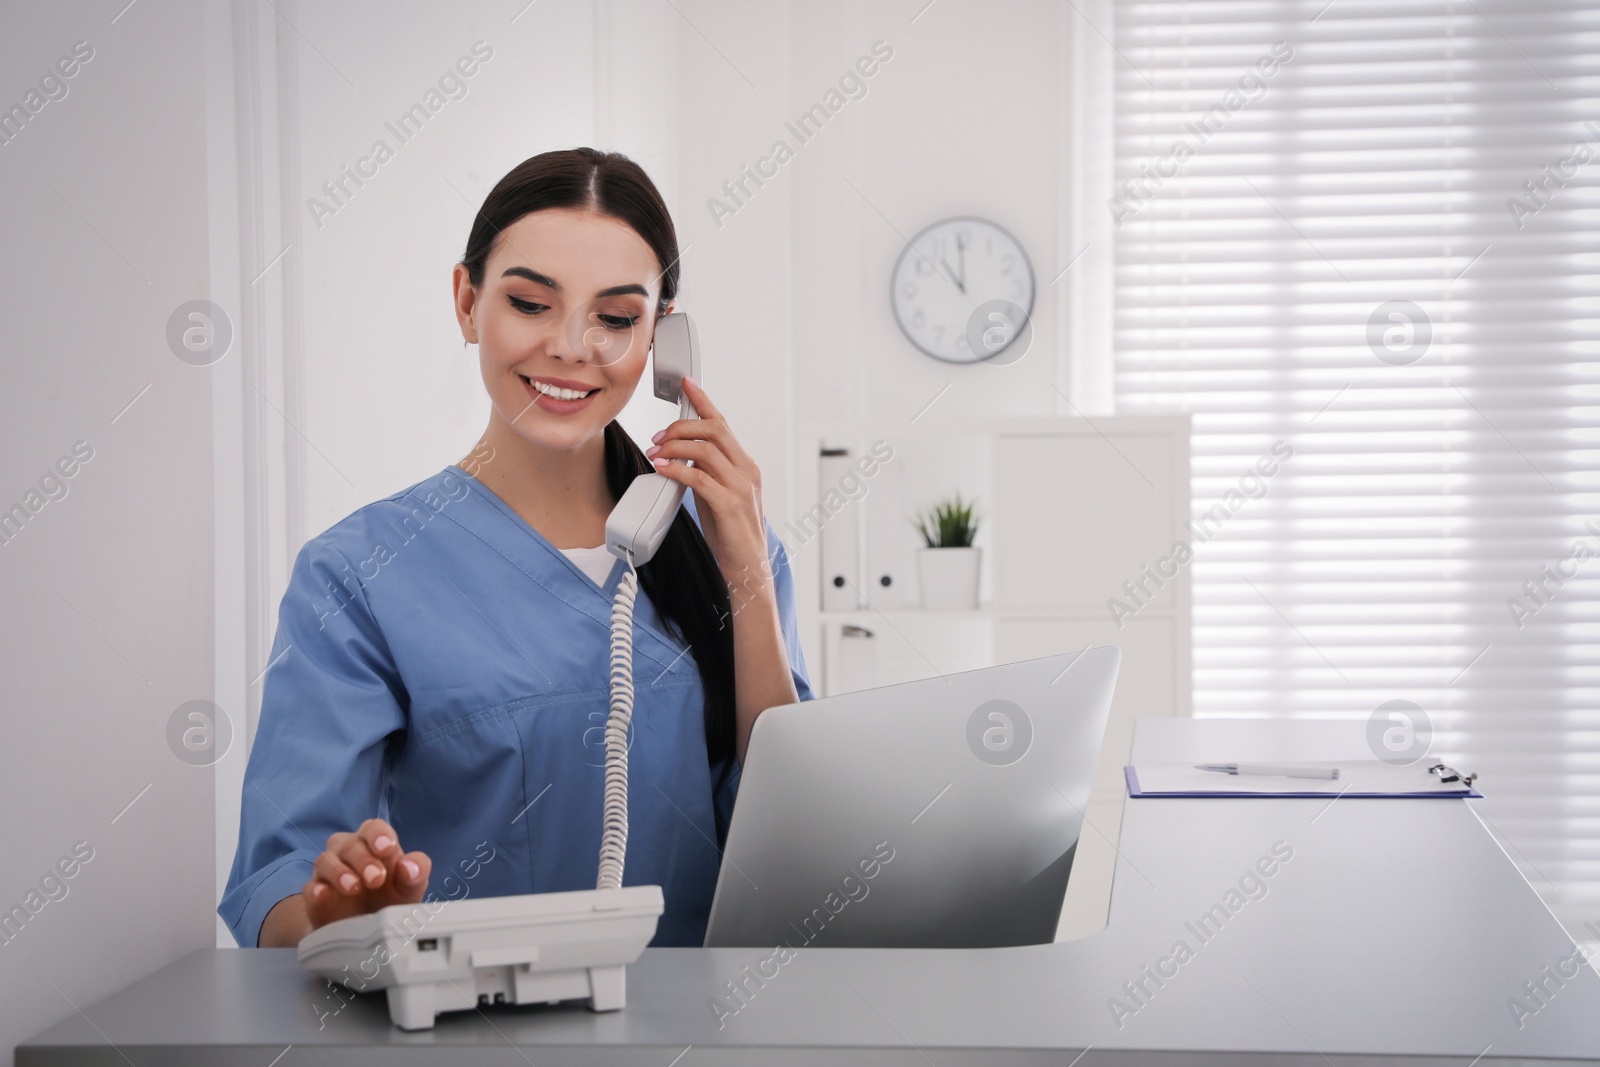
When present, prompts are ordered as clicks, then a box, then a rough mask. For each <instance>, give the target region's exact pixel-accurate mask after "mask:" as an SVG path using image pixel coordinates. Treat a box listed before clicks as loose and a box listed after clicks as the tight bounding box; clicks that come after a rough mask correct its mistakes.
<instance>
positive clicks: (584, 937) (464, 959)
mask: <svg viewBox="0 0 1600 1067" xmlns="http://www.w3.org/2000/svg"><path fill="white" fill-rule="evenodd" d="M663 907H664V902H663V899H662V895H661V887H660V886H653V885H648V886H625V887H623V888H621V889H586V890H579V891H576V892H568V893H528V894H523V895H521V896H509V897H485V898H482V899H479V900H459V901H442V902H441V901H434V902H426V903H421V904H397V905H393V906H391V907H387V908H383V909H381V910H379V911H376V912H374V913H372V914H371V915H358V916H355V917H353V918H349V919H341V920H339V921H338V922H334V923H329V924H328V925H326V926H324V927H321V928H320V929H317V930H313V931H312V932H311V933H310V934H307V935H306V937H305V939H304V940H302V941H301V942H300V947H299V949H298V957H299V959H300V962H301V963H302V964H303V965H304V966H305V967H306V969H307V970H310V971H311V972H313V973H315V974H319V975H321V976H322V977H324V978H326V979H328V980H329V981H333V982H338V983H340V984H341V985H343V986H345V987H346V988H347V989H352V990H355V991H357V992H369V991H375V990H378V989H384V990H387V991H388V996H389V1018H390V1020H391V1021H392V1022H393V1023H394V1025H396V1026H398V1027H399V1028H401V1029H402V1030H426V1029H428V1028H430V1027H432V1026H433V1024H434V1020H435V1019H436V1017H437V1016H438V1015H439V1014H440V1013H441V1012H447V1011H465V1010H468V1009H473V1008H477V1007H479V1006H482V1005H487V1004H539V1003H547V1002H549V1003H553V1002H557V1001H562V1000H587V1001H588V1002H589V1007H590V1009H591V1010H593V1011H616V1010H618V1009H620V1008H622V1007H623V1006H624V1004H625V1003H626V1000H627V985H626V971H625V968H626V966H627V965H628V964H630V963H632V962H633V961H634V960H636V959H638V958H639V953H641V952H643V951H644V948H645V946H646V945H647V944H649V942H650V939H651V938H652V937H654V936H655V931H656V921H657V920H658V919H659V918H660V916H661V912H662V910H663Z"/></svg>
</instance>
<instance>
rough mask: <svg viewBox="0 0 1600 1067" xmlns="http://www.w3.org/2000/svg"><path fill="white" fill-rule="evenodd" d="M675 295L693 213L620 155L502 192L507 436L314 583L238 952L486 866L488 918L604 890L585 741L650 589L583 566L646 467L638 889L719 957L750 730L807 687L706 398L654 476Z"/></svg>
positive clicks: (342, 526) (478, 265)
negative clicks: (614, 640) (672, 206)
mask: <svg viewBox="0 0 1600 1067" xmlns="http://www.w3.org/2000/svg"><path fill="white" fill-rule="evenodd" d="M677 287H678V247H677V238H676V236H675V233H674V230H673V226H672V220H671V218H670V217H669V216H668V214H667V211H666V207H665V205H664V204H663V203H662V201H661V197H660V195H659V194H658V193H657V191H656V189H655V186H654V185H653V184H652V183H651V182H650V179H649V178H648V177H647V176H646V175H645V173H644V172H643V171H642V170H641V169H640V168H639V167H638V165H637V164H635V163H633V162H632V161H631V160H629V159H628V158H627V157H625V156H621V155H617V154H615V153H603V152H598V151H596V150H594V149H589V148H580V149H573V150H570V151H560V152H547V153H545V154H543V155H539V156H535V157H533V158H532V159H529V160H527V161H526V162H524V163H522V164H521V165H519V166H518V167H517V168H515V169H514V170H512V171H511V173H509V174H507V175H506V176H505V177H504V178H503V179H501V181H500V182H499V183H498V184H497V185H496V186H495V187H494V189H493V190H492V191H491V192H490V193H489V196H488V197H487V198H486V199H485V201H484V204H483V206H482V208H481V209H480V210H479V212H478V215H477V218H476V220H475V221H474V224H473V226H472V230H471V233H470V234H469V236H468V240H467V247H466V251H465V253H464V254H463V256H462V258H461V262H460V263H458V264H457V265H456V266H455V268H454V274H453V295H454V302H453V303H454V311H455V315H456V319H457V322H458V323H459V325H460V329H461V335H462V337H463V339H464V340H466V341H468V342H471V343H475V344H477V346H478V354H479V364H480V366H479V370H480V373H481V375H482V378H483V384H484V388H485V390H486V391H487V393H488V396H489V400H490V414H489V420H488V425H487V426H486V427H485V429H484V431H483V434H482V436H481V438H480V439H479V441H478V442H477V444H476V445H475V447H474V448H473V450H472V453H471V455H470V456H469V457H467V458H464V459H462V460H461V461H460V462H459V463H452V464H450V465H449V466H447V467H446V468H444V470H443V471H441V472H440V473H439V474H437V475H434V476H432V477H430V478H428V479H426V480H424V481H422V482H419V483H418V484H416V485H414V486H412V487H410V488H409V489H406V490H404V491H402V492H400V493H397V494H395V495H394V496H392V497H389V498H388V499H386V500H381V501H377V502H376V503H373V504H370V505H368V506H367V507H365V508H362V509H360V510H358V511H356V512H355V513H354V514H352V515H350V516H348V517H347V518H345V519H344V520H342V521H341V522H339V523H338V524H336V525H335V526H334V527H332V528H331V529H329V530H327V531H325V532H324V533H323V534H321V535H319V536H317V537H315V538H312V539H311V541H310V542H308V543H307V544H306V545H305V547H304V548H302V549H301V551H300V554H299V556H298V558H297V559H296V561H295V565H294V569H293V573H292V575H291V578H290V583H289V588H288V591H287V592H286V593H285V594H284V599H283V605H282V608H281V611H280V615H279V621H278V632H277V637H276V639H275V641H274V646H273V650H272V655H271V660H270V661H271V663H272V664H273V666H272V667H271V669H270V670H269V671H268V672H267V674H266V676H265V682H264V689H263V694H262V707H261V716H260V720H259V722H260V725H259V729H258V732H257V735H256V741H255V745H254V747H253V748H252V750H251V753H250V760H249V765H248V767H247V769H246V772H245V784H244V797H243V801H242V807H241V820H240V842H239V849H238V852H237V854H236V857H235V861H234V867H233V872H232V874H231V876H230V878H229V884H228V888H227V891H226V893H225V894H224V896H223V900H222V904H221V906H220V907H219V909H218V910H219V912H220V913H221V915H222V916H223V918H224V919H225V920H226V921H227V923H228V925H229V926H230V928H231V929H232V930H233V932H234V936H235V937H236V938H237V939H238V941H239V943H240V944H242V945H254V944H260V945H293V944H296V943H297V942H298V941H299V940H300V939H301V938H302V937H304V936H305V935H306V934H307V933H309V932H310V931H311V930H313V929H315V928H317V927H319V926H322V925H324V924H326V923H328V922H332V921H334V920H336V919H340V918H345V917H347V916H351V915H357V914H362V913H366V912H370V911H375V910H377V909H378V908H382V907H385V906H387V905H391V904H413V903H417V902H419V901H423V900H428V899H435V898H436V897H437V895H438V894H437V892H436V889H435V888H434V887H433V882H434V875H435V873H436V872H443V873H448V871H449V870H450V867H451V866H452V865H453V864H454V862H455V861H456V860H458V859H459V858H460V857H461V856H462V855H463V854H464V852H465V850H468V849H470V848H471V847H473V846H474V845H476V844H478V843H485V842H486V843H488V844H489V845H490V846H491V847H493V848H494V849H495V850H496V854H497V855H498V856H502V857H504V859H505V862H504V863H498V862H497V863H496V865H495V867H494V869H493V870H486V871H485V872H484V875H483V878H482V882H483V884H482V886H481V887H480V889H479V892H481V893H483V894H485V895H491V896H494V895H505V894H523V893H540V892H553V891H563V890H575V889H582V888H590V887H592V886H593V885H594V884H595V878H596V868H595V857H596V856H597V855H598V854H599V843H600V836H601V826H602V822H601V806H602V781H603V775H604V769H603V768H602V767H601V766H598V765H597V764H596V763H595V761H594V760H593V759H591V758H587V757H590V756H591V755H592V753H591V751H590V750H589V748H588V747H587V743H588V740H589V739H590V738H591V737H592V735H591V728H592V726H593V724H594V721H595V718H596V715H597V714H600V715H602V716H603V713H604V711H605V709H606V708H607V706H608V701H609V695H610V694H609V692H608V682H609V670H610V624H611V610H610V609H611V600H612V598H613V596H614V595H615V594H616V592H617V589H618V586H619V583H620V581H621V577H622V573H623V572H624V570H625V569H626V568H624V567H623V566H622V565H621V563H620V562H615V561H614V565H613V566H611V567H610V568H609V574H605V573H599V572H596V574H595V575H594V576H591V574H590V573H586V571H585V569H584V567H585V566H591V567H592V566H593V560H591V559H583V558H581V557H582V555H583V554H582V552H581V551H577V550H584V549H590V548H592V547H594V546H597V545H600V544H602V543H603V542H604V540H605V521H606V516H607V515H608V514H609V513H610V511H611V509H612V508H613V507H614V506H615V505H616V503H617V500H618V499H619V498H620V497H621V496H622V494H623V493H624V491H625V490H626V489H627V488H628V486H629V484H630V483H631V482H632V481H633V479H634V478H635V477H636V476H638V475H640V474H645V473H650V472H652V471H657V472H658V473H660V474H661V475H663V476H664V477H667V478H671V479H674V480H677V481H680V482H682V483H683V484H684V485H685V487H686V489H687V490H688V492H686V493H685V495H684V498H683V507H682V508H681V509H680V510H679V511H678V512H677V514H676V515H675V517H674V519H673V523H672V525H671V527H670V529H669V530H668V533H667V536H666V539H665V541H664V542H663V543H662V545H661V547H660V548H659V549H658V550H657V552H656V554H655V555H654V556H653V557H652V558H651V559H650V560H649V561H648V562H646V563H644V564H642V565H640V566H639V568H638V578H639V587H640V592H641V594H642V595H640V596H639V597H638V600H637V602H636V604H635V607H634V617H633V630H634V655H635V660H634V663H635V679H634V686H635V696H634V704H635V712H634V719H633V722H634V724H635V736H634V737H633V738H632V739H631V742H630V746H629V749H630V762H629V768H628V781H629V783H630V787H631V798H630V801H629V804H628V818H629V822H630V824H631V826H630V830H629V834H630V841H629V850H628V854H627V861H628V862H627V868H626V874H627V884H629V885H659V886H661V887H662V891H663V896H664V898H665V905H666V907H665V911H664V912H663V914H662V916H661V919H660V922H659V924H658V926H657V931H656V936H655V940H654V941H653V942H652V943H653V944H660V945H699V944H700V943H701V941H702V940H703V936H704V930H705V924H706V917H707V914H708V912H709V910H710V905H711V895H712V891H713V889H714V887H715V884H716V878H717V872H718V868H719V865H720V860H721V854H720V849H721V843H722V841H723V840H724V839H725V837H726V834H727V827H728V820H729V818H730V816H731V813H732V808H733V801H734V796H735V793H736V791H737V789H738V783H739V772H740V767H741V760H742V758H743V754H744V748H745V745H746V743H747V742H748V738H749V735H750V729H751V727H752V726H753V725H754V722H755V718H756V716H757V715H758V714H760V712H761V711H762V710H763V709H765V708H768V707H774V706H777V705H780V704H787V703H793V702H794V701H796V700H799V699H807V698H809V697H810V696H811V695H812V694H811V687H810V684H809V681H808V679H807V677H806V671H805V662H804V658H803V656H802V654H801V650H800V642H799V638H798V634H797V627H796V618H795V614H796V613H795V602H794V586H793V579H792V577H791V575H790V573H789V565H788V560H787V557H786V556H785V554H784V550H783V547H782V545H781V544H780V543H779V541H778V539H777V535H776V534H775V533H774V532H773V530H772V528H771V526H770V524H769V523H768V522H767V521H766V518H765V516H764V515H763V513H762V507H761V472H760V470H759V468H758V467H757V466H756V464H755V462H754V461H753V460H752V459H751V457H750V456H749V455H748V454H747V453H746V452H745V450H744V449H743V447H742V446H741V445H740V444H739V441H738V439H737V438H736V437H735V436H734V434H733V432H732V430H731V429H730V427H729V426H728V422H727V419H726V418H725V417H724V416H723V414H722V412H721V411H720V410H718V408H717V406H716V404H715V403H714V402H713V400H712V399H711V397H710V396H708V395H707V394H706V392H705V390H704V389H702V388H701V387H700V385H699V383H698V382H695V381H694V380H693V379H689V378H686V379H685V380H684V385H683V388H684V392H685V393H686V395H687V396H688V397H689V399H690V400H691V402H692V403H693V405H694V408H695V410H696V411H697V412H698V413H699V414H700V415H701V416H702V417H701V418H698V419H687V420H679V421H678V422H674V423H672V424H671V425H670V426H668V427H667V428H666V429H665V430H663V431H662V432H661V433H660V434H657V435H656V438H655V442H656V443H655V446H654V447H652V448H651V449H650V452H649V453H645V452H642V451H641V450H640V448H639V446H638V445H636V444H635V443H634V442H633V441H632V440H631V439H630V438H629V437H628V435H627V433H626V432H624V431H623V429H622V428H621V426H620V425H618V423H617V421H616V417H617V414H618V413H619V412H620V411H621V410H622V409H623V407H624V406H625V405H626V404H627V402H628V399H629V398H630V397H631V396H632V395H633V392H634V390H635V388H636V387H637V386H638V383H639V379H640V377H641V375H642V374H643V373H644V369H645V365H646V362H647V361H648V358H649V351H650V345H651V339H652V337H653V335H654V331H655V327H656V323H657V321H658V320H659V319H660V317H661V316H662V315H665V314H667V313H668V312H670V311H671V310H672V307H673V301H674V298H675V296H676V293H677ZM671 459H686V460H692V461H693V464H692V466H691V465H686V464H681V463H668V462H667V461H668V460H671ZM440 498H444V499H449V500H450V505H449V507H448V509H446V508H443V507H439V508H435V509H434V511H435V512H436V513H437V514H436V517H434V518H431V519H430V520H429V521H427V522H426V523H414V524H413V525H414V527H415V529H414V530H412V529H409V528H408V534H409V536H408V537H407V539H406V542H405V551H404V552H397V553H394V554H393V557H392V558H390V559H388V560H387V561H386V562H384V564H383V567H382V572H381V573H382V577H381V580H371V579H369V578H368V577H366V576H365V575H364V574H363V573H362V572H361V571H360V569H359V568H352V566H351V561H353V560H360V559H362V558H363V557H364V556H366V555H367V554H368V553H370V551H371V546H372V545H373V544H376V543H380V542H382V541H383V540H384V538H385V537H392V536H393V531H395V530H396V529H398V528H399V527H401V526H402V525H404V524H405V523H406V521H407V518H408V517H409V516H414V515H415V514H416V510H417V506H418V503H419V502H426V501H428V500H429V499H440ZM569 553H572V554H575V555H577V556H579V557H580V558H577V559H575V558H573V557H572V555H569ZM730 575H738V576H740V582H739V586H738V589H737V591H736V592H734V591H732V590H731V588H730V579H729V577H728V576H730ZM752 575H755V576H757V580H754V581H752V580H751V576H752ZM330 593H332V594H334V595H335V596H336V597H337V599H338V603H339V604H340V605H341V608H340V610H339V611H338V612H337V613H334V612H330V611H329V610H328V609H327V605H328V604H329V603H330V601H329V594H330ZM735 596H736V597H737V598H738V600H739V601H740V603H739V604H738V606H737V608H736V609H735V608H733V607H732V605H731V604H730V601H731V600H732V599H733V598H734V597H735ZM729 620H731V624H730V623H729ZM546 793H549V794H550V795H549V796H548V797H547V796H546ZM323 841H326V847H323V846H322V844H321V842H323ZM402 841H404V842H405V844H406V846H407V847H409V848H410V849H412V851H406V850H405V848H402V846H401V842H402ZM436 859H437V860H438V865H437V866H435V860H436Z"/></svg>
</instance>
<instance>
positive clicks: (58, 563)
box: [0, 2, 237, 1064]
mask: <svg viewBox="0 0 1600 1067" xmlns="http://www.w3.org/2000/svg"><path fill="white" fill-rule="evenodd" d="M121 6H122V5H121V4H115V3H114V4H109V5H107V4H99V5H95V6H94V7H93V8H90V7H87V6H83V5H77V4H72V5H58V4H51V5H44V4H35V5H14V4H13V5H6V6H5V7H4V8H3V9H0V71H3V72H4V77H3V78H0V106H5V107H9V106H10V105H11V104H12V103H14V102H21V101H22V100H23V98H24V95H25V94H26V92H27V91H28V89H29V88H30V87H31V86H32V85H33V84H35V83H36V82H37V80H38V78H39V77H40V76H41V75H43V74H45V73H46V72H47V71H48V70H49V69H50V68H51V67H52V65H53V64H55V62H56V61H57V59H58V58H60V57H61V56H63V55H66V54H67V53H68V52H69V51H70V50H71V49H72V46H73V44H74V43H75V42H78V41H87V42H88V44H89V46H90V47H92V48H93V58H92V59H91V60H89V61H88V62H87V63H86V64H84V65H82V67H81V69H79V70H78V71H77V72H76V74H75V75H74V77H72V78H71V79H70V80H68V81H67V82H66V85H67V87H68V93H67V95H66V97H65V98H64V99H60V100H55V101H52V102H49V103H47V104H45V105H44V106H43V108H42V109H41V110H40V111H39V113H38V114H37V115H35V116H34V117H33V119H32V120H31V121H30V122H29V123H28V124H27V125H26V126H25V127H24V128H23V130H22V132H21V134H20V135H18V136H16V137H15V139H13V140H12V141H10V143H8V144H4V145H0V235H3V236H0V247H3V248H4V255H3V256H0V321H3V322H4V323H5V340H4V346H5V347H4V353H3V359H0V367H3V375H4V378H3V382H4V387H3V388H0V508H5V509H9V508H10V507H11V506H12V505H13V504H19V503H24V502H25V501H26V499H27V494H28V493H29V491H30V490H31V489H35V488H37V486H38V482H39V479H40V477H41V476H42V475H43V474H44V473H45V472H46V471H47V469H49V468H50V467H51V466H52V465H53V464H55V463H56V462H57V460H59V459H60V458H61V457H63V456H65V455H67V454H68V453H69V452H70V451H71V449H72V446H73V444H74V442H77V441H80V440H82V441H87V442H88V444H89V446H90V447H91V448H92V449H93V458H92V459H91V460H90V461H89V462H88V463H87V464H85V465H83V466H82V467H81V469H78V470H77V472H76V473H75V475H74V476H73V477H72V478H70V479H68V480H67V482H66V484H67V486H68V489H69V491H68V493H67V495H66V496H65V497H64V498H62V499H58V500H54V501H52V502H49V503H47V504H45V505H44V506H43V508H42V509H41V510H40V511H39V512H38V514H37V515H34V516H33V517H32V519H31V520H30V521H28V522H27V524H26V525H25V526H24V528H23V529H22V531H21V533H20V534H18V535H17V536H16V537H15V538H14V539H13V540H11V541H10V543H8V544H4V545H3V546H0V603H3V604H4V615H3V621H0V676H3V677H4V678H5V687H4V692H5V696H4V704H3V714H4V720H5V744H4V745H3V746H0V811H4V812H5V818H4V827H5V830H4V837H3V839H0V909H3V910H5V911H9V910H10V909H11V908H12V907H13V906H17V905H24V906H25V905H26V900H27V894H28V893H29V892H30V891H34V890H37V888H38V886H39V882H40V879H41V877H43V876H44V875H45V874H46V873H47V872H49V871H50V870H51V869H52V867H53V865H55V864H56V863H57V861H58V860H59V859H61V858H62V857H65V856H68V855H69V854H70V853H71V851H72V849H73V846H74V844H75V843H77V842H80V841H81V842H86V843H87V849H92V850H93V858H92V859H91V860H89V862H88V863H86V864H84V865H82V866H81V868H79V869H78V870H77V871H76V873H75V875H74V876H73V877H72V878H70V879H67V880H66V881H65V882H64V884H65V886H66V887H67V895H66V896H65V897H64V898H62V899H59V900H54V901H50V902H49V903H46V904H44V905H43V907H42V908H41V909H40V910H39V912H38V914H36V915H34V916H33V917H32V918H31V920H30V921H28V922H27V923H26V924H25V925H24V926H23V927H22V929H21V932H20V933H19V934H16V935H15V937H14V939H13V940H11V941H10V943H8V944H0V1062H3V1063H5V1064H9V1063H10V1062H11V1050H12V1047H13V1046H14V1045H15V1044H16V1043H17V1042H19V1041H22V1040H24V1039H26V1038H27V1037H29V1036H31V1035H32V1034H34V1033H36V1032H37V1031H39V1030H41V1029H43V1028H45V1027H46V1026H47V1025H50V1024H53V1023H54V1022H56V1021H59V1020H60V1019H63V1018H65V1017H66V1016H68V1015H70V1014H72V1012H73V1010H74V1008H73V1005H76V1006H77V1007H79V1008H84V1007H88V1006H89V1005H91V1004H93V1003H94V1002H95V1001H96V1000H98V999H99V998H101V997H102V996H104V995H106V994H107V993H109V992H111V991H112V990H114V989H116V988H118V987H120V986H123V985H125V984H127V983H128V982H131V981H133V980H134V979H136V978H138V977H140V976H142V975H144V974H147V973H149V972H151V971H153V970H155V969H157V968H158V967H160V966H162V965H163V964H165V963H167V962H169V961H170V960H172V959H175V958H176V957H178V956H180V955H182V954H183V953H185V952H187V951H189V950H191V949H194V948H197V947H202V946H204V945H208V944H210V943H211V941H212V931H213V925H214V920H213V917H212V907H213V905H214V901H215V896H214V892H213V889H214V886H213V878H212V810H213V809H212V787H211V775H212V772H211V770H210V769H208V768H201V767H195V766H191V765H189V764H186V763H184V762H182V761H180V760H179V759H178V758H177V757H176V756H175V755H174V754H173V752H172V751H171V750H169V748H168V743H167V736H166V729H167V722H168V718H169V716H170V715H171V714H172V712H173V711H174V710H175V709H176V708H177V707H178V706H179V705H180V704H183V703H185V702H187V701H190V700H195V699H205V698H209V697H210V696H211V694H212V671H211V664H212V633H211V603H212V588H213V583H212V571H211V565H212V525H211V509H212V488H211V473H212V472H211V427H212V421H211V420H212V408H211V379H212V371H213V368H206V367H197V366H193V365H190V364H188V363H184V362H181V361H179V360H178V359H177V358H176V357H175V356H174V355H173V353H172V352H171V351H169V350H168V347H167V342H166V338H165V332H166V325H167V318H168V316H169V314H170V313H171V312H172V311H173V309H174V308H176V307H177V306H178V305H179V304H180V303H182V302H184V301H187V300H190V299H193V298H197V297H204V296H206V295H207V279H208V264H207V212H206V205H207V188H206V167H205V132H206V127H205V111H204V108H205V96H204V91H203V90H204V84H205V68H204V64H203V63H201V62H200V61H199V58H198V57H200V56H201V55H202V53H203V48H202V41H203V33H204V23H203V20H202V18H201V12H200V9H199V6H198V5H197V4H194V3H184V2H178V3H166V4H150V3H144V4H138V5H137V6H134V7H133V8H132V9H131V10H128V11H127V12H125V13H124V14H122V16H121V17H120V18H116V20H115V21H114V22H113V18H114V17H115V16H117V15H118V11H119V9H120V8H121ZM52 185H53V186H54V188H52ZM229 358H236V354H235V356H234V357H229ZM136 398H137V399H136ZM130 402H131V406H129V405H130ZM235 710H237V709H235ZM130 803H131V804H132V806H131V807H129V806H128V805H129V804H130ZM87 849H85V851H87ZM37 899H44V898H43V896H42V895H41V897H40V898H36V900H37Z"/></svg>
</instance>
